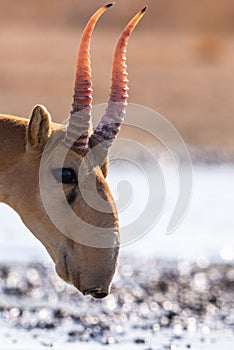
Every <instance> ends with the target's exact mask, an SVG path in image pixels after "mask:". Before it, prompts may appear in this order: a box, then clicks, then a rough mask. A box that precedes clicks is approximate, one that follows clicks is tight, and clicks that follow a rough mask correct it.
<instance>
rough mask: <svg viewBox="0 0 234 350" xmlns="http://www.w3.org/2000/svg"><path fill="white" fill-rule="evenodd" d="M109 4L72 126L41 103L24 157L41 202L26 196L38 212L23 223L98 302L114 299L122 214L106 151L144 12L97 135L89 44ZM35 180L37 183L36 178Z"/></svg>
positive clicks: (79, 82)
mask: <svg viewBox="0 0 234 350" xmlns="http://www.w3.org/2000/svg"><path fill="white" fill-rule="evenodd" d="M111 5H112V4H109V5H106V6H104V7H102V8H100V9H99V10H98V11H97V12H96V13H95V14H94V15H93V16H92V17H91V18H90V20H89V22H88V24H87V26H86V28H85V30H84V32H83V35H82V39H81V43H80V48H79V52H78V60H77V67H76V78H75V88H74V96H73V104H72V110H71V114H70V119H69V124H68V126H67V128H65V127H64V126H61V125H56V124H53V123H51V118H50V115H49V113H48V111H47V110H46V108H45V107H43V106H41V105H37V106H36V107H35V108H34V110H33V113H32V117H31V119H30V122H29V125H28V129H27V141H26V142H27V143H26V152H25V158H27V162H28V161H30V162H31V164H37V165H36V166H35V168H36V169H37V171H38V172H39V174H40V176H39V179H38V187H39V190H38V192H40V196H39V195H38V194H35V195H34V197H33V198H28V203H32V201H33V202H34V203H35V204H34V207H35V210H33V209H32V207H31V208H30V218H27V217H25V215H23V216H24V221H26V222H27V226H29V227H30V229H31V230H32V231H34V233H35V235H37V236H38V238H39V239H40V240H41V241H42V243H43V244H44V245H45V246H46V248H47V250H48V252H49V254H50V255H51V257H52V259H53V260H54V262H55V265H56V271H57V273H58V274H59V276H60V277H61V278H63V279H64V280H65V281H67V282H68V283H71V284H73V285H74V286H75V287H76V288H77V289H79V290H80V291H81V292H82V293H83V294H85V295H87V294H90V295H92V296H93V297H96V298H102V297H105V296H106V295H108V293H109V290H110V285H111V281H112V278H113V275H114V273H115V270H116V265H117V260H118V252H119V225H118V215H117V211H116V207H115V203H114V200H113V198H112V195H111V192H110V189H109V187H108V185H107V182H106V176H107V172H108V151H109V149H110V147H111V145H112V142H113V140H114V139H115V138H116V136H117V134H118V132H119V129H120V126H121V123H122V122H123V117H124V114H125V109H126V105H127V98H128V94H127V91H128V87H127V82H128V80H127V72H126V57H125V53H126V47H127V41H128V38H129V36H130V34H131V32H132V31H133V29H134V28H135V26H136V24H137V23H138V22H139V20H140V19H141V17H142V16H143V14H144V12H145V10H146V8H144V9H143V10H142V11H140V12H139V13H138V14H137V15H136V16H135V17H134V18H133V19H132V20H131V21H130V22H129V24H128V25H127V26H126V28H125V29H124V30H123V32H122V34H121V36H120V38H119V40H118V42H117V45H116V49H115V53H114V61H113V71H112V86H111V92H110V97H109V102H108V104H107V108H106V111H105V114H104V116H103V117H102V119H101V121H100V123H99V124H98V126H97V127H96V129H95V130H92V126H91V109H92V79H91V69H90V39H91V34H92V32H93V29H94V26H95V24H96V22H97V20H98V19H99V17H100V16H101V15H102V14H103V13H104V12H105V11H106V9H107V8H109V7H110V6H111ZM29 158H30V160H29ZM21 164H22V163H21ZM33 176H34V177H35V178H36V177H37V175H36V172H35V174H34V175H33ZM32 181H34V179H32ZM35 181H36V180H35ZM25 193H26V194H27V189H25ZM27 196H28V194H27ZM29 199H31V200H29ZM38 208H39V209H38ZM32 211H33V212H32ZM32 217H33V218H32ZM34 220H35V222H36V224H35V222H34ZM35 225H36V227H37V229H38V232H39V231H40V235H39V233H38V232H35Z"/></svg>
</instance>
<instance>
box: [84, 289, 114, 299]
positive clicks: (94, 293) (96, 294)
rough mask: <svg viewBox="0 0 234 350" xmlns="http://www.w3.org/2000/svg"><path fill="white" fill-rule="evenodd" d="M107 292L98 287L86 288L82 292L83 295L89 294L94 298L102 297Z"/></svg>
mask: <svg viewBox="0 0 234 350" xmlns="http://www.w3.org/2000/svg"><path fill="white" fill-rule="evenodd" d="M108 294H109V293H108V292H106V291H103V290H100V289H98V288H93V289H88V290H86V291H85V292H84V295H91V296H92V297H93V298H96V299H103V298H105V297H106V296H107V295H108Z"/></svg>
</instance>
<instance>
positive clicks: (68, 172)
mask: <svg viewBox="0 0 234 350" xmlns="http://www.w3.org/2000/svg"><path fill="white" fill-rule="evenodd" d="M52 173H53V176H54V178H55V180H57V181H58V182H62V183H63V184H77V183H78V180H77V176H76V173H75V171H74V170H73V169H72V168H58V169H53V170H52Z"/></svg>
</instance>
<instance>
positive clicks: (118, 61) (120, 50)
mask: <svg viewBox="0 0 234 350" xmlns="http://www.w3.org/2000/svg"><path fill="white" fill-rule="evenodd" d="M146 10H147V7H144V8H143V9H142V10H141V11H140V12H138V13H137V15H136V16H135V17H133V19H132V20H131V21H130V22H129V23H128V25H127V26H126V27H125V29H124V30H123V32H122V33H121V35H120V37H119V39H118V41H117V45H116V48H115V53H114V60H113V68H112V86H111V92H110V97H109V102H108V105H107V108H106V111H105V114H104V116H103V117H102V120H101V122H100V123H99V124H98V126H97V128H96V129H95V131H94V132H93V134H92V135H91V137H90V141H91V146H92V147H93V146H95V145H97V144H99V143H102V146H103V147H104V148H105V149H106V151H108V149H109V148H110V146H111V145H112V142H113V140H114V139H115V138H116V137H117V134H118V132H119V130H120V126H121V123H122V122H123V119H124V115H125V113H126V106H127V99H128V93H127V92H128V86H127V84H128V79H127V75H128V73H127V65H126V49H127V43H128V39H129V37H130V35H131V33H132V31H133V30H134V28H135V27H136V25H137V23H138V22H139V21H140V19H141V18H142V17H143V15H144V13H145V12H146Z"/></svg>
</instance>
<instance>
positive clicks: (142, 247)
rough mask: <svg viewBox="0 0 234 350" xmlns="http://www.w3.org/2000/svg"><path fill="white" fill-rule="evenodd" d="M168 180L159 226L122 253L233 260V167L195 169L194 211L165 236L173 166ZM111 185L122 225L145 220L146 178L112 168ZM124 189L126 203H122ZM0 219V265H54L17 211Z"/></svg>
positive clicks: (0, 213) (174, 190) (173, 192)
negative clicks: (142, 216) (36, 262)
mask: <svg viewBox="0 0 234 350" xmlns="http://www.w3.org/2000/svg"><path fill="white" fill-rule="evenodd" d="M164 177H165V187H166V197H165V206H164V208H162V215H161V217H159V218H157V217H156V219H158V222H157V224H156V225H155V226H154V227H153V228H152V229H151V230H150V232H149V233H147V234H146V235H145V236H144V237H142V238H139V239H136V241H135V242H133V243H131V244H128V245H127V246H124V247H122V248H121V253H122V254H123V255H134V256H138V257H140V256H144V257H153V256H155V257H160V258H165V259H175V258H181V257H186V258H193V257H196V258H197V257H202V256H206V257H208V258H213V259H224V260H226V261H232V260H233V259H234V215H233V198H234V184H233V179H234V166H228V165H226V166H195V167H194V174H193V194H192V200H191V204H190V207H189V208H188V210H187V213H186V216H185V218H184V220H183V222H182V224H181V225H180V226H179V227H178V228H177V229H176V231H175V232H173V233H172V234H171V235H166V228H167V225H168V222H169V220H170V217H171V214H172V211H173V208H174V206H175V204H176V199H177V195H178V178H177V174H176V172H175V171H174V170H173V169H172V168H170V167H169V168H167V169H166V170H165V171H164ZM108 181H109V184H110V186H111V189H112V192H113V194H114V197H115V198H116V200H117V202H118V203H119V206H120V208H119V209H120V224H121V226H122V227H124V226H126V225H127V224H129V223H131V222H134V220H136V219H137V218H138V217H139V216H140V215H141V213H142V212H143V210H144V208H145V206H146V203H147V198H148V194H149V191H151V189H150V188H148V183H147V178H145V175H144V174H143V173H142V172H141V171H140V170H139V171H136V169H134V168H132V167H131V166H130V165H123V168H121V169H120V168H115V169H112V170H111V173H110V175H109V177H108ZM123 181H124V182H123ZM157 185H158V184H157V179H156V180H155V186H156V187H157ZM121 186H122V187H121ZM124 186H125V187H124ZM125 189H126V191H125V194H126V198H124V199H121V195H123V191H124V190H125ZM119 196H120V198H119ZM128 197H129V198H128ZM153 210H154V208H152V211H153ZM0 218H1V221H0V261H2V262H5V261H8V262H10V261H22V260H23V261H32V260H34V261H35V260H39V261H42V260H43V261H44V260H47V261H48V260H50V258H49V256H48V254H47V252H46V251H45V249H44V248H43V247H42V245H41V243H40V242H39V241H37V239H36V238H35V237H34V236H33V235H32V234H31V233H30V232H29V231H28V230H27V228H25V226H24V225H23V223H22V222H21V220H20V218H19V217H18V215H17V214H16V213H15V212H14V211H13V210H11V209H10V208H8V207H7V206H5V205H3V204H1V205H0ZM139 231H140V230H139ZM136 238H137V234H136Z"/></svg>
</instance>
